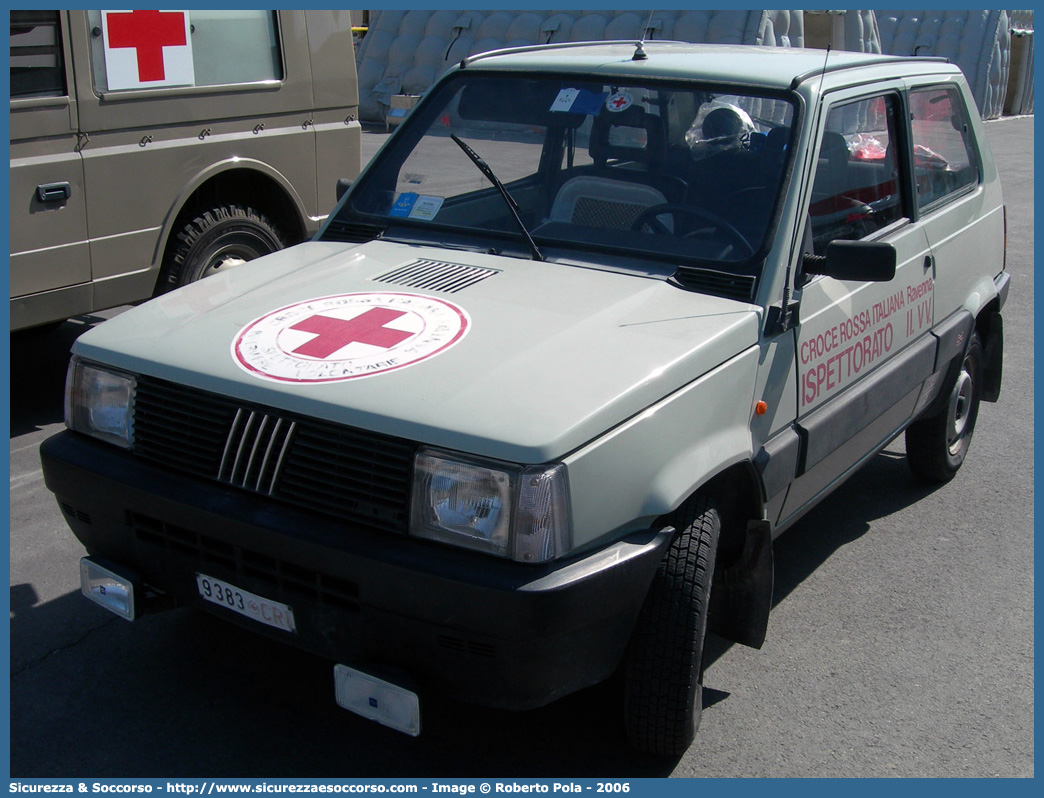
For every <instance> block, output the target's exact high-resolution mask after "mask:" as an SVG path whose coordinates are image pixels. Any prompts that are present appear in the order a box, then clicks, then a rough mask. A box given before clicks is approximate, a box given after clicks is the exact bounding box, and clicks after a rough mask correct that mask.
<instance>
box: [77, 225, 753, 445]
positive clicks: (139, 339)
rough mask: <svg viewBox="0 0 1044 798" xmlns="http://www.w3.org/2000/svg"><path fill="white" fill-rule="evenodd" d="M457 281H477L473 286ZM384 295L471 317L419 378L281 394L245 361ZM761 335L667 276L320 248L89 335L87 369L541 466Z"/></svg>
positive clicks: (291, 253)
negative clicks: (330, 308)
mask: <svg viewBox="0 0 1044 798" xmlns="http://www.w3.org/2000/svg"><path fill="white" fill-rule="evenodd" d="M404 267H409V268H407V269H404ZM447 273H448V274H450V275H456V276H458V277H459V276H460V275H465V276H466V275H472V276H471V277H467V279H464V280H463V283H465V286H464V287H461V280H454V279H447V278H445V277H440V275H445V274H447ZM418 274H420V277H419V278H418V277H417V275H418ZM403 275H405V276H403ZM411 275H412V276H411ZM476 275H477V278H478V279H475V276H476ZM467 283H470V284H467ZM378 294H380V295H384V296H386V295H389V294H392V295H394V297H396V299H395V301H402V299H403V298H405V299H406V300H408V301H410V302H413V301H417V302H421V303H432V304H433V305H437V306H438V307H439V308H453V309H455V310H458V311H460V313H459V314H457V315H458V318H459V319H460V320H461V322H460V326H461V328H462V329H461V330H460V331H459V332H453V331H451V334H450V335H449V336H447V337H446V339H445V345H444V346H443V345H442V344H438V345H437V346H436V347H435V349H434V350H433V351H432V352H431V353H430V354H429V355H427V356H425V357H424V358H421V359H418V360H416V362H413V363H410V364H407V365H408V367H389V368H382V367H381V365H380V364H379V362H378V361H373V362H378V365H376V366H374V367H373V370H372V372H370V373H366V374H355V375H353V376H352V377H351V378H350V379H341V380H336V381H321V379H316V380H312V377H314V376H315V375H316V374H319V372H315V371H312V372H309V373H306V374H303V375H298V376H297V377H294V378H289V379H273V378H271V377H270V376H266V374H265V368H266V366H265V365H264V362H265V361H264V360H263V359H262V361H256V362H262V366H261V367H260V368H252V366H251V364H250V363H247V362H245V360H244V358H243V357H241V356H240V355H239V354H237V352H239V351H241V350H237V346H246V344H244V343H243V341H244V340H246V339H247V337H248V336H247V335H246V333H248V332H250V331H252V330H254V331H256V329H258V328H259V325H261V324H262V322H263V323H264V324H270V323H272V324H278V321H272V320H278V319H280V318H282V317H281V316H280V314H279V313H277V311H280V310H283V309H286V308H293V307H294V306H298V305H299V304H300V303H305V302H308V301H309V300H316V299H318V298H330V297H349V298H350V300H349V301H369V295H378ZM360 296H362V297H363V299H362V300H360V299H359V297H360ZM309 307H310V306H309ZM287 323H289V322H287ZM758 324H759V318H758V314H757V312H756V309H755V308H754V307H753V306H751V305H748V304H746V303H742V302H737V301H734V300H729V299H723V298H718V297H710V296H703V295H700V294H696V293H692V292H689V291H684V290H681V289H679V288H677V287H675V286H672V285H670V284H669V283H667V282H665V281H664V280H663V279H660V278H655V277H649V276H635V275H631V274H622V273H616V272H609V271H602V270H597V269H590V268H584V267H580V266H575V265H563V264H557V263H548V262H537V261H526V260H520V259H515V258H505V257H498V256H494V255H486V254H481V253H471V252H460V251H456V250H446V249H438V248H431V247H423V248H422V247H417V246H411V245H406V244H397V243H392V242H382V241H374V242H370V243H366V244H362V245H359V246H351V245H346V244H340V243H330V242H309V243H306V244H301V245H299V246H296V247H292V248H290V249H287V250H283V251H281V252H278V253H275V254H274V255H270V256H268V257H266V258H263V259H260V260H257V261H254V262H252V263H251V264H250V265H249V267H247V268H241V269H237V270H233V271H231V272H228V273H222V274H218V275H216V276H214V277H210V278H207V279H206V280H203V281H202V282H199V283H196V284H193V285H190V286H187V287H185V288H183V289H180V290H178V291H175V292H172V293H170V294H167V295H164V296H162V297H160V298H158V299H156V300H153V301H151V302H148V303H146V304H144V305H142V306H140V307H137V308H134V309H131V310H129V311H127V312H126V313H123V314H121V315H119V316H117V317H115V318H114V319H112V320H110V321H108V322H106V323H105V324H102V325H100V326H99V327H97V328H95V329H93V330H91V331H89V332H88V333H86V334H84V335H83V336H81V337H80V339H79V340H78V341H77V343H76V345H75V347H74V352H75V353H76V354H77V355H79V356H80V357H83V358H87V359H90V360H95V361H98V362H102V363H108V364H111V365H113V366H116V367H119V368H124V369H127V370H129V371H132V372H135V373H140V374H147V375H150V376H154V377H160V378H163V379H168V380H173V381H175V382H179V383H183V384H186V385H190V386H193V387H196V388H200V389H203V390H208V391H213V392H216V393H220V394H223V395H226V396H232V397H235V398H238V399H240V400H242V401H245V402H252V403H258V404H261V405H264V406H267V407H272V408H278V409H282V410H285V411H290V412H293V413H300V414H303V415H306V416H312V417H318V418H323V419H327V420H329V421H333V422H337V423H343V424H348V425H351V426H355V427H361V428H365V429H369V430H373V431H376V432H381V433H385V434H390V435H396V436H400V437H403V438H408V439H411V440H415V441H419V442H423V443H427V444H431V445H436V446H442V447H446V448H450V449H455V450H460V451H466V452H470V453H473V454H479V455H484V456H488V457H495V458H499V459H504V460H509V461H513V462H520V463H539V462H546V461H549V460H553V459H557V458H561V457H563V456H565V455H566V454H568V453H569V452H571V451H574V450H576V449H577V448H579V447H581V446H583V445H584V444H585V443H587V442H589V441H591V440H593V439H594V438H595V437H597V436H598V435H600V434H602V433H604V432H606V431H607V430H609V429H612V428H613V427H614V426H616V425H618V424H620V423H622V422H623V421H625V420H627V419H628V418H631V417H632V416H634V415H636V414H638V413H641V412H642V411H644V410H646V409H648V408H649V407H650V406H652V405H653V404H655V403H656V402H657V401H658V400H660V399H662V398H663V397H665V396H667V395H668V394H670V393H672V392H673V391H676V390H678V389H679V388H681V387H682V386H684V385H686V384H687V383H689V382H691V381H693V380H695V379H696V378H698V377H700V376H701V375H703V374H705V373H706V372H708V371H709V370H711V369H713V368H715V367H716V366H718V365H720V364H722V363H724V362H725V361H727V360H729V359H730V358H732V357H734V356H736V355H737V354H738V353H740V352H741V351H743V350H745V349H747V348H749V347H751V346H754V345H755V344H756V343H757V340H758ZM451 339H452V340H451ZM237 342H239V343H238V344H237ZM385 343H387V342H385ZM312 354H315V353H314V352H313V353H312ZM323 356H324V353H320V354H319V359H320V360H321V359H322V357H323ZM334 357H338V356H337V355H335V356H334ZM320 376H322V375H320ZM746 399H749V397H722V398H721V401H726V402H732V401H745V400H746Z"/></svg>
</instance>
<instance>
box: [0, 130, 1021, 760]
mask: <svg viewBox="0 0 1044 798" xmlns="http://www.w3.org/2000/svg"><path fill="white" fill-rule="evenodd" d="M1033 130H1034V122H1033V118H1032V117H1026V118H1018V119H1008V120H1002V121H998V122H992V123H989V124H988V125H987V131H988V136H989V139H990V142H991V144H992V147H993V150H994V154H995V156H996V159H997V162H998V165H999V167H1000V170H1001V173H1002V179H1003V183H1004V191H1005V199H1006V202H1007V205H1008V260H1007V264H1008V270H1009V271H1010V272H1011V273H1012V278H1013V279H1012V289H1011V295H1010V298H1009V301H1008V304H1007V306H1006V307H1005V328H1006V351H1005V374H1004V388H1003V391H1002V396H1001V400H1000V402H998V403H997V404H992V405H983V406H982V410H981V413H980V416H979V421H978V427H977V430H976V434H975V440H974V443H973V445H972V450H971V453H970V455H969V459H968V461H967V462H966V463H965V465H964V468H963V469H962V470H961V471H960V473H959V474H958V476H957V477H956V479H954V480H953V482H951V483H950V484H948V485H946V486H944V487H941V488H937V489H928V488H925V487H923V486H921V485H919V484H918V483H916V482H915V481H914V480H913V478H912V477H911V476H910V474H909V472H908V470H907V468H906V464H905V462H904V457H903V448H902V441H901V439H900V440H898V441H896V442H895V443H894V444H892V445H891V446H889V447H888V448H887V449H886V450H885V451H884V452H882V453H881V454H879V455H878V456H876V457H875V458H873V460H872V462H870V463H869V464H868V465H867V467H866V468H864V469H863V470H862V471H861V472H860V473H859V474H858V475H857V476H855V477H854V478H852V479H851V480H849V481H848V482H847V483H846V484H845V485H844V486H843V487H842V488H841V489H840V490H839V491H837V492H836V493H835V494H834V495H833V496H832V497H830V498H829V499H827V500H826V501H825V502H823V503H822V504H821V505H820V506H819V507H818V508H816V510H814V511H813V512H812V513H811V514H809V515H808V516H806V517H805V518H804V519H803V520H802V521H801V522H800V523H799V524H798V525H797V526H795V527H794V528H793V529H791V530H790V531H789V532H787V533H786V534H785V535H783V536H782V537H781V538H780V539H779V540H778V541H777V543H776V594H775V607H774V611H773V615H772V618H771V620H770V623H769V635H768V640H767V642H766V644H765V646H764V647H763V648H762V649H761V650H759V651H755V650H751V649H748V648H743V647H741V646H730V645H726V644H724V643H723V642H721V641H718V640H712V641H711V643H710V650H709V652H708V658H709V666H708V669H707V672H706V677H705V683H706V686H707V689H706V690H705V699H704V701H705V710H704V713H703V725H702V727H701V729H700V732H699V735H698V736H697V740H696V742H695V744H694V745H693V746H692V748H690V750H689V751H688V752H687V753H686V754H685V755H684V756H682V757H680V758H677V759H673V760H669V761H662V760H653V759H648V758H644V757H639V756H636V755H634V754H633V753H631V752H630V751H629V750H628V749H627V747H626V743H625V741H624V739H623V737H622V735H621V732H620V727H619V723H618V709H617V705H616V702H615V698H614V694H613V692H612V689H611V687H605V686H602V687H597V688H593V689H590V690H586V691H584V692H582V693H579V694H577V695H574V696H571V697H569V698H566V699H564V700H561V701H559V702H557V703H555V704H553V705H552V706H549V707H547V708H545V709H542V710H539V711H535V712H528V713H518V714H516V713H505V712H498V711H493V710H487V709H481V708H476V707H472V706H468V705H465V704H460V703H457V702H454V701H450V700H448V699H446V698H443V697H440V696H438V695H434V696H425V699H424V705H423V717H424V720H423V722H424V726H425V731H424V733H423V734H422V736H421V737H419V738H417V739H413V738H409V737H406V736H403V735H400V734H397V733H395V732H392V731H389V730H386V729H384V728H382V727H379V726H377V725H375V724H373V723H370V722H368V721H366V720H363V719H361V718H358V717H356V716H354V715H351V714H349V713H347V712H345V711H344V710H341V709H339V708H338V707H337V706H336V705H335V703H334V695H333V679H332V664H333V663H331V662H329V661H326V660H323V659H320V658H317V657H313V656H311V655H309V654H305V653H302V652H299V651H296V650H294V649H291V648H288V647H285V646H282V645H279V644H277V643H274V642H271V641H269V640H267V639H262V638H260V637H256V636H254V635H252V634H250V633H249V632H247V631H244V630H241V629H238V628H232V627H229V626H227V625H225V624H223V623H220V622H218V621H216V620H213V619H211V618H209V617H207V616H204V615H202V614H201V613H197V612H194V611H191V610H177V611H174V612H170V613H167V614H163V615H157V616H150V617H146V618H143V619H141V620H140V621H138V622H135V623H133V624H131V623H127V622H125V621H123V620H120V619H118V618H116V617H114V616H112V615H109V614H108V613H106V612H105V611H104V610H101V609H100V608H98V607H96V606H94V605H93V604H91V603H89V602H88V601H87V600H85V599H84V598H82V597H81V596H80V594H79V588H78V572H77V561H78V559H79V558H80V556H82V554H83V550H82V548H81V547H80V545H79V544H78V543H77V541H76V540H75V538H74V537H73V536H72V534H71V533H70V532H69V530H68V529H67V527H66V525H65V523H64V521H63V520H62V517H61V515H60V513H59V511H58V509H57V507H56V505H55V503H54V500H53V497H52V496H51V494H50V493H49V492H48V491H47V490H46V489H45V488H44V485H43V480H42V475H41V473H40V465H39V457H38V451H37V450H38V447H39V444H40V442H41V441H42V440H44V439H45V438H46V437H48V436H50V435H51V434H53V433H55V432H57V431H58V430H59V429H61V428H62V423H61V419H62V383H63V379H64V373H65V367H66V363H67V360H68V355H67V353H68V347H69V345H70V343H71V342H72V341H73V339H74V338H75V337H76V335H78V334H79V333H80V332H81V331H82V330H83V329H84V328H85V327H87V326H90V325H92V324H94V323H96V322H97V321H99V320H100V317H89V318H83V319H77V320H73V321H70V322H67V323H66V324H64V325H62V326H61V327H60V328H59V329H58V330H56V331H52V332H50V333H48V334H43V335H41V334H23V335H16V336H12V339H11V460H10V468H11V519H10V522H11V594H10V607H11V621H10V644H11V678H10V689H11V692H10V716H11V717H10V734H11V742H10V774H11V776H12V777H18V778H26V777H65V778H69V777H88V776H89V777H106V776H111V777H124V778H131V777H135V776H138V777H155V776H168V777H172V776H184V777H191V776H196V777H211V778H213V777H236V776H242V777H253V778H261V777H265V778H274V777H291V776H292V777H306V776H307V777H360V778H361V777H402V778H415V777H416V778H420V777H425V778H433V777H447V776H456V777H464V776H484V777H490V776H513V777H525V776H534V777H547V776H562V777H566V776H574V777H585V776H586V777H626V778H634V777H642V776H646V777H649V776H679V777H688V776H693V777H706V776H810V777H821V776H863V777H869V776H912V777H920V776H961V777H963V776H984V777H988V776H1032V775H1033V774H1034V759H1033V741H1034V724H1033V706H1034V681H1033V674H1034V647H1033V640H1034V637H1033V631H1034V630H1033V588H1034V585H1033V560H1034V547H1033V543H1034V541H1033V527H1034V523H1033V509H1034V508H1033V496H1034V492H1033V470H1034V457H1033V453H1034V403H1033V400H1034V394H1033V387H1034V385H1033V369H1034V358H1033V339H1034V315H1033V294H1034V288H1033V232H1034V227H1033V185H1034V170H1033V150H1034V148H1033ZM383 139H384V135H383V133H382V132H379V131H371V132H367V133H366V134H364V156H365V157H369V156H370V155H371V154H372V153H373V152H374V151H375V150H376V148H377V146H378V145H379V144H380V142H381V141H382V140H383ZM100 315H101V316H105V315H111V313H109V314H100Z"/></svg>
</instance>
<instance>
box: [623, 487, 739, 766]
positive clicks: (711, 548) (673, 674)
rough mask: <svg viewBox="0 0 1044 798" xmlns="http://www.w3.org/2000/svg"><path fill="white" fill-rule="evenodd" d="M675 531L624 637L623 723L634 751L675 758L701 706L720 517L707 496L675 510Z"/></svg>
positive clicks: (693, 727)
mask: <svg viewBox="0 0 1044 798" xmlns="http://www.w3.org/2000/svg"><path fill="white" fill-rule="evenodd" d="M674 526H675V527H676V528H677V529H678V530H679V531H678V533H677V535H676V536H675V538H674V540H673V541H672V542H671V545H670V548H669V549H668V550H667V554H666V556H665V557H664V558H663V560H662V561H661V562H660V565H659V568H658V569H657V571H656V575H655V577H654V578H653V583H652V586H651V587H650V588H649V593H648V595H647V596H646V598H645V604H644V605H643V606H642V609H641V612H640V613H639V616H638V621H637V624H636V625H635V629H634V633H633V635H632V637H631V643H630V649H629V651H628V655H627V662H626V666H625V667H626V670H625V685H624V723H625V726H626V729H627V737H628V739H629V740H630V742H631V745H633V746H634V747H635V748H637V749H638V750H640V751H644V752H646V753H650V754H655V755H658V756H678V755H680V754H682V753H684V752H685V750H686V749H687V748H688V747H689V745H690V744H691V743H692V739H693V737H694V736H695V734H696V729H697V728H698V727H699V725H700V714H701V712H702V709H703V684H702V676H703V667H702V662H703V641H704V638H705V637H706V634H707V615H708V608H709V603H710V591H711V580H712V579H713V576H714V561H715V557H716V554H717V548H718V536H719V533H720V531H721V516H720V514H719V512H718V509H717V507H715V506H714V504H713V502H712V501H711V500H710V499H709V498H708V497H706V496H697V497H696V498H695V499H694V500H692V501H690V502H688V503H687V504H686V505H685V506H684V507H683V508H682V509H681V510H679V511H678V513H677V517H676V518H675V519H674Z"/></svg>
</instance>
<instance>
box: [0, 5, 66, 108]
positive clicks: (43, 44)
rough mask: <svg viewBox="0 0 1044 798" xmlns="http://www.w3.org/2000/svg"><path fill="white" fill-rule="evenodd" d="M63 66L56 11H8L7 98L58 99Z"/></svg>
mask: <svg viewBox="0 0 1044 798" xmlns="http://www.w3.org/2000/svg"><path fill="white" fill-rule="evenodd" d="M65 93H66V89H65V64H64V62H63V59H62V38H61V28H60V26H59V24H58V12H57V11H12V12H11V97H12V98H13V99H15V98H19V97H62V96H64V95H65Z"/></svg>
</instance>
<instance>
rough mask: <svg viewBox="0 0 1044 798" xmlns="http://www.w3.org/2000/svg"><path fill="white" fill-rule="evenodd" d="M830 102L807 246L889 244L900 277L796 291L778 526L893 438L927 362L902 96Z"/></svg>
mask: <svg viewBox="0 0 1044 798" xmlns="http://www.w3.org/2000/svg"><path fill="white" fill-rule="evenodd" d="M863 91H864V92H865V89H864V90H863ZM827 103H828V104H827V106H826V108H825V109H824V113H823V116H822V118H823V124H822V128H821V131H820V136H819V150H818V158H817V161H816V173H815V177H814V180H813V182H812V188H811V193H810V196H809V197H808V200H807V202H808V204H807V209H808V220H809V230H810V236H809V237H810V238H811V241H812V248H813V249H814V251H815V254H817V255H821V254H824V253H825V251H826V247H827V246H828V244H829V243H830V242H831V241H835V240H863V241H881V242H886V243H888V244H890V245H892V246H893V247H894V248H895V250H896V271H895V276H894V278H893V279H891V280H888V281H882V282H862V281H849V280H839V279H835V278H833V277H828V276H815V277H812V278H811V279H808V280H807V282H806V284H805V285H804V286H803V287H802V288H801V291H800V311H799V313H800V316H799V318H800V325H799V327H798V330H797V353H796V357H797V364H796V365H797V373H798V384H799V395H798V419H797V426H798V432H799V435H800V436H801V440H802V453H801V456H800V458H799V464H798V478H797V479H796V481H795V482H794V484H793V486H792V488H791V490H790V492H789V494H788V496H787V500H786V502H785V503H784V506H783V511H782V514H781V518H780V520H781V522H782V523H785V522H786V519H787V518H789V517H790V516H792V515H794V514H796V513H798V512H799V511H800V510H801V509H802V508H804V507H806V506H807V505H808V504H809V503H810V502H813V501H815V500H816V498H817V497H819V496H820V495H822V494H823V492H824V491H826V490H828V489H829V488H830V487H831V486H832V485H834V484H835V483H836V481H837V480H839V479H841V478H843V477H844V476H845V475H846V474H847V473H848V472H849V470H850V469H852V468H853V467H854V466H856V465H858V464H860V463H861V462H862V461H863V460H864V459H865V458H866V457H867V456H868V455H869V454H871V453H873V452H874V451H876V450H877V449H878V448H879V447H880V446H881V445H883V444H884V443H886V442H887V441H888V440H890V439H891V437H892V436H894V435H895V433H896V432H898V431H899V429H900V428H901V427H902V426H903V425H904V424H905V423H906V421H907V420H908V419H909V418H910V417H911V415H912V414H913V412H914V410H915V407H916V405H917V400H918V397H919V395H920V388H921V385H922V383H923V382H924V380H925V379H927V378H928V377H929V376H930V374H931V373H932V370H933V364H934V353H935V347H934V339H932V338H931V337H930V336H929V335H927V333H928V330H929V329H930V328H931V326H932V323H933V313H934V305H933V302H932V296H933V290H934V281H933V274H932V264H933V261H932V253H931V250H930V247H929V244H928V239H927V236H926V234H925V230H924V226H923V224H921V223H919V222H917V221H914V217H915V213H913V212H912V211H911V197H910V196H909V195H910V193H911V190H910V181H909V179H908V177H907V175H908V174H909V160H910V158H909V154H908V145H907V131H906V125H905V124H904V123H903V122H902V120H903V109H904V107H905V104H904V99H903V97H902V95H901V93H900V91H899V88H898V87H897V88H896V90H894V91H880V92H878V93H876V94H872V95H864V96H853V92H852V91H849V92H847V93H838V94H837V95H836V96H835V97H831V96H830V95H828V99H827Z"/></svg>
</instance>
